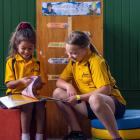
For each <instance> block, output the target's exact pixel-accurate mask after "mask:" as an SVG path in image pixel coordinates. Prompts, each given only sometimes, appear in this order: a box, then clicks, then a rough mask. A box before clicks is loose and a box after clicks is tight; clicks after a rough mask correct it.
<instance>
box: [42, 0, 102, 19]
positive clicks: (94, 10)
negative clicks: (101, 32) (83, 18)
mask: <svg viewBox="0 0 140 140" xmlns="http://www.w3.org/2000/svg"><path fill="white" fill-rule="evenodd" d="M42 14H43V15H46V16H50V15H51V16H56V15H57V16H79V15H100V14H101V2H100V1H99V0H98V1H93V2H91V1H90V2H42Z"/></svg>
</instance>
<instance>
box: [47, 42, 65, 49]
mask: <svg viewBox="0 0 140 140" xmlns="http://www.w3.org/2000/svg"><path fill="white" fill-rule="evenodd" d="M48 47H52V48H53V47H56V48H65V42H50V43H49V44H48Z"/></svg>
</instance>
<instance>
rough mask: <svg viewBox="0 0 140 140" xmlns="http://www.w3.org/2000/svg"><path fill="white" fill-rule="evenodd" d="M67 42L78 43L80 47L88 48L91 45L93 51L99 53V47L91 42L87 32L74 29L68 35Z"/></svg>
mask: <svg viewBox="0 0 140 140" xmlns="http://www.w3.org/2000/svg"><path fill="white" fill-rule="evenodd" d="M66 43H67V44H70V45H77V46H79V47H80V48H87V47H89V48H90V50H91V52H95V53H97V54H99V53H98V51H97V49H96V48H95V47H94V45H93V44H92V43H91V42H90V39H89V36H88V35H87V34H86V33H84V32H81V31H73V32H72V33H70V35H69V36H68V38H67V40H66Z"/></svg>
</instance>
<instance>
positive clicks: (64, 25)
mask: <svg viewBox="0 0 140 140" xmlns="http://www.w3.org/2000/svg"><path fill="white" fill-rule="evenodd" d="M47 27H48V28H65V29H66V28H68V23H54V22H50V23H48V24H47Z"/></svg>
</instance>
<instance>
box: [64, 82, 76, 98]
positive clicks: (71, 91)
mask: <svg viewBox="0 0 140 140" xmlns="http://www.w3.org/2000/svg"><path fill="white" fill-rule="evenodd" d="M66 90H67V95H68V97H71V96H74V95H76V94H77V92H76V90H75V88H74V87H73V86H72V85H71V84H68V86H67V88H66Z"/></svg>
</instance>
